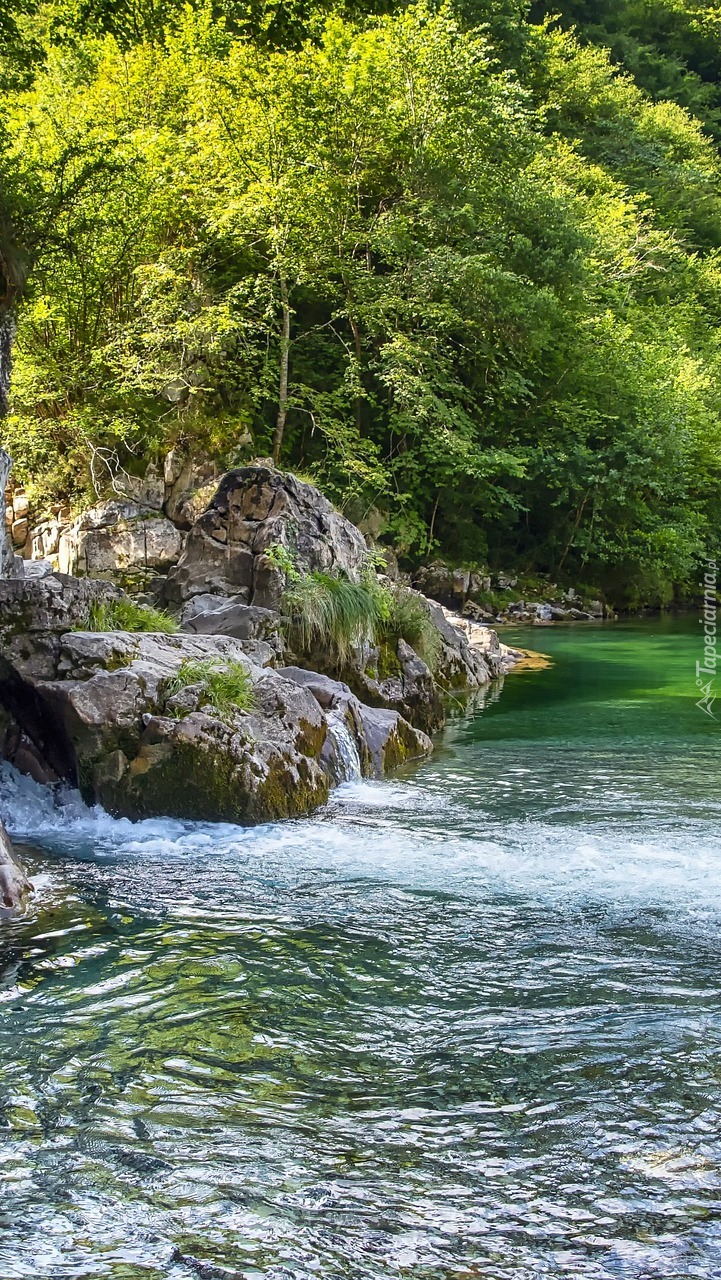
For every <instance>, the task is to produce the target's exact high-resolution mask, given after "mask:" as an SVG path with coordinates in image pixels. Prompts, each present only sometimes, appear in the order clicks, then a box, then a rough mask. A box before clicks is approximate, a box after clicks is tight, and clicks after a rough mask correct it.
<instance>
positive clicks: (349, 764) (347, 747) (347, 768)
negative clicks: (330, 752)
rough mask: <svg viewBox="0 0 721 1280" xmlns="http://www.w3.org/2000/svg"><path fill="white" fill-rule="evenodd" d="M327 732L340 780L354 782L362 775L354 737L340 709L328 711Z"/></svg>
mask: <svg viewBox="0 0 721 1280" xmlns="http://www.w3.org/2000/svg"><path fill="white" fill-rule="evenodd" d="M326 723H327V725H328V733H329V734H330V737H331V740H332V742H333V746H334V748H335V758H336V763H337V766H338V773H339V780H340V781H341V782H354V781H356V779H358V778H361V777H362V776H363V772H362V769H361V762H360V756H359V755H358V747H357V746H356V742H355V739H354V737H353V735H352V733H351V731H350V729H349V728H348V725H347V723H346V719H345V715H344V713H343V711H342V710H338V711H329V712H328V715H327V716H326Z"/></svg>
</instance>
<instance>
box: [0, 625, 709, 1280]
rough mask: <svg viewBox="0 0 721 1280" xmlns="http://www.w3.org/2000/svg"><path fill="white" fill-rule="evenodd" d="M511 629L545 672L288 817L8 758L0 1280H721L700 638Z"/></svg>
mask: <svg viewBox="0 0 721 1280" xmlns="http://www.w3.org/2000/svg"><path fill="white" fill-rule="evenodd" d="M510 638H512V639H513V640H517V641H520V642H524V641H525V643H527V644H530V645H532V646H533V647H534V648H537V649H543V650H544V651H546V652H548V653H550V654H551V655H552V657H553V659H554V663H555V665H554V666H553V667H552V668H550V669H549V670H546V671H533V672H529V673H525V674H521V673H519V674H515V675H512V676H510V677H508V678H507V679H506V681H505V684H504V687H503V688H502V689H499V688H498V687H496V688H495V689H494V690H492V691H491V693H490V696H489V697H488V698H487V699H486V700H485V702H486V705H485V707H483V706H481V705H477V706H476V708H475V709H473V708H470V707H469V708H467V709H466V711H465V712H464V713H463V714H461V712H460V710H459V714H458V715H457V717H456V718H455V719H454V720H453V722H452V723H451V725H450V726H449V728H448V730H447V731H446V733H445V735H444V736H443V739H442V740H441V742H440V743H439V745H438V749H437V752H436V756H435V758H434V760H433V761H432V762H431V763H429V764H427V765H425V766H422V767H420V768H417V769H414V770H408V771H407V772H406V773H405V774H404V775H403V776H399V777H397V778H395V779H393V780H392V781H388V782H384V783H375V784H374V783H357V784H348V785H347V786H345V787H344V788H342V789H341V790H340V791H339V792H338V793H336V794H335V796H334V798H333V801H332V803H331V805H330V806H329V808H328V810H327V811H326V812H325V813H323V814H321V815H319V816H318V817H317V818H315V819H313V820H309V821H303V822H295V823H288V824H285V825H283V826H267V827H263V828H257V829H255V830H241V829H239V828H235V827H230V826H220V827H212V826H208V825H204V826H200V825H193V824H188V823H173V822H169V821H165V822H160V821H158V822H145V823H141V824H138V825H136V826H133V825H132V824H130V823H127V822H116V821H113V820H111V819H109V818H108V817H107V816H105V815H103V814H102V813H99V812H90V811H88V810H87V809H85V808H84V807H83V806H82V805H81V804H80V803H79V801H77V800H73V798H72V797H65V798H64V799H63V800H62V801H59V802H58V803H57V804H54V803H53V801H52V798H51V797H50V796H48V795H47V794H44V793H42V792H40V791H39V790H38V789H37V788H35V787H34V785H33V784H31V783H29V782H28V781H27V780H20V779H18V778H17V776H16V775H13V774H11V773H10V772H9V771H6V773H5V774H4V776H3V778H2V781H0V813H1V814H2V815H3V816H4V817H5V818H6V820H8V821H9V823H10V825H11V826H12V827H13V828H14V830H15V833H16V836H17V837H18V838H21V837H22V838H24V839H25V840H27V841H29V842H30V843H31V844H32V846H33V851H32V852H30V853H29V854H28V861H29V863H31V865H32V869H33V871H34V873H35V875H36V880H37V890H38V891H37V894H36V899H35V902H34V906H33V913H32V915H31V916H30V917H29V918H28V919H27V920H23V921H17V922H14V923H12V924H10V925H3V926H2V928H3V932H2V944H1V945H0V972H1V973H2V985H1V987H0V1006H1V1008H0V1014H1V1017H2V1024H1V1030H0V1148H1V1154H2V1169H3V1179H4V1181H3V1196H2V1200H1V1201H0V1215H1V1219H2V1221H1V1225H2V1230H1V1231H0V1276H2V1277H3V1280H4V1278H5V1277H7V1280H16V1278H19V1277H30V1276H32V1277H34V1278H35V1277H53V1278H55V1280H71V1278H73V1280H74V1278H75V1277H81V1276H82V1277H93V1278H95V1277H115V1278H117V1280H119V1278H121V1277H122V1278H123V1280H141V1278H142V1280H156V1278H159V1277H163V1278H166V1277H168V1278H169V1280H190V1278H192V1277H197V1276H201V1277H207V1278H210V1280H215V1278H216V1277H224V1278H226V1280H227V1278H229V1277H236V1278H237V1277H243V1278H244V1280H246V1278H248V1280H250V1278H251V1277H267V1278H268V1280H310V1278H311V1277H313V1278H314V1280H331V1278H332V1280H341V1277H343V1278H346V1277H348V1278H349V1280H371V1278H372V1280H385V1278H386V1277H413V1278H414V1280H415V1278H417V1280H421V1278H423V1280H460V1278H461V1277H463V1278H464V1280H465V1278H466V1277H479V1278H480V1277H482V1278H483V1280H526V1278H528V1280H531V1278H533V1280H536V1278H537V1277H578V1278H580V1280H596V1278H597V1277H599V1278H601V1277H623V1278H627V1277H633V1278H634V1280H651V1278H652V1277H674V1278H675V1280H681V1277H683V1278H686V1277H698V1276H703V1277H715V1276H721V1014H720V1004H719V996H720V993H721V967H720V964H719V952H720V945H719V944H720V943H721V824H720V818H721V801H720V799H719V754H718V748H719V742H720V741H721V739H719V730H720V729H721V723H717V722H716V721H715V720H712V719H711V718H710V717H708V716H705V715H704V714H703V712H702V711H700V710H699V709H698V708H697V707H695V705H694V702H695V700H696V698H697V697H698V696H699V694H698V691H697V690H696V687H695V680H694V676H695V669H694V664H695V661H696V657H697V656H698V653H697V650H698V645H699V642H698V635H697V630H696V628H695V627H694V625H693V624H692V623H689V624H668V625H665V626H661V625H659V624H643V625H637V626H626V625H622V626H614V627H606V628H604V627H600V626H599V627H594V626H586V627H584V626H578V627H570V628H561V627H557V628H548V629H546V628H535V629H534V630H533V631H532V632H526V633H521V632H513V633H511V635H510ZM719 705H720V706H721V703H720V704H719ZM719 714H720V715H721V711H720V712H719Z"/></svg>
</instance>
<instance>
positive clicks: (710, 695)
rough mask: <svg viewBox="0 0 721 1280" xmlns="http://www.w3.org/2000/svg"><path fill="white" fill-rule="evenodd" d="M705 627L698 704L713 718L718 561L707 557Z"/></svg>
mask: <svg viewBox="0 0 721 1280" xmlns="http://www.w3.org/2000/svg"><path fill="white" fill-rule="evenodd" d="M699 622H700V623H701V626H702V627H703V664H702V663H700V662H697V663H696V687H697V688H698V689H700V690H701V697H700V698H699V700H698V702H697V703H696V706H697V707H698V708H699V710H700V711H703V712H704V713H705V714H706V715H707V716H710V717H711V719H712V720H715V719H716V716H715V715H714V712H713V704H714V702H715V701H716V694H715V693H714V688H713V682H714V678H715V676H716V665H717V662H718V653H717V651H716V561H715V560H711V559H709V558H708V557H707V558H706V572H705V573H704V576H703V613H702V615H701V617H700V618H699Z"/></svg>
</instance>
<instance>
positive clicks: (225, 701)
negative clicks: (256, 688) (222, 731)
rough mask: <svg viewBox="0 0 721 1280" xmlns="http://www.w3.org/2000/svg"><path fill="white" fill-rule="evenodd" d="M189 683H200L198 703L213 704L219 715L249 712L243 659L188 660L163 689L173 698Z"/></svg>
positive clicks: (250, 693)
mask: <svg viewBox="0 0 721 1280" xmlns="http://www.w3.org/2000/svg"><path fill="white" fill-rule="evenodd" d="M189 685H200V688H201V690H202V692H201V698H200V701H201V705H204V706H208V707H212V709H213V711H215V712H216V714H217V715H218V716H220V717H221V718H222V717H226V716H228V715H231V714H232V713H233V712H234V711H251V710H252V708H253V706H254V697H253V685H252V681H251V679H250V673H249V671H248V669H247V667H245V666H244V665H243V663H242V662H222V661H221V660H220V659H218V658H204V659H203V660H202V661H197V660H193V659H188V660H187V661H185V662H184V663H183V665H182V666H181V668H180V670H179V671H178V673H177V675H175V676H171V678H170V679H169V680H168V681H167V682H166V685H165V692H166V694H167V695H168V696H169V697H173V696H174V695H175V694H176V693H180V692H181V691H182V690H183V689H187V688H188V686H189Z"/></svg>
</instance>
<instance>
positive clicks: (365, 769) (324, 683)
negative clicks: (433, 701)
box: [279, 667, 433, 782]
mask: <svg viewBox="0 0 721 1280" xmlns="http://www.w3.org/2000/svg"><path fill="white" fill-rule="evenodd" d="M279 674H280V675H282V676H285V677H286V678H287V679H289V680H292V681H293V682H294V683H295V684H299V685H301V686H302V687H303V688H304V689H308V690H309V691H310V692H311V693H312V694H313V697H314V698H315V699H316V701H317V703H318V705H319V706H320V707H322V709H323V711H324V712H325V713H326V719H327V721H328V723H329V725H330V727H331V730H332V729H333V728H339V727H341V726H344V727H345V729H346V731H347V734H348V735H349V736H350V738H351V740H352V742H353V744H354V749H355V751H356V752H357V756H358V773H359V774H360V775H362V776H364V777H376V778H381V777H383V775H384V774H385V773H388V771H389V770H391V769H394V768H396V767H397V766H398V765H399V764H403V763H404V762H405V761H406V760H413V759H418V758H419V757H420V756H424V755H428V754H430V752H431V751H432V750H433V744H432V742H431V740H430V738H429V737H428V736H427V735H426V734H425V733H422V732H421V731H420V730H419V729H416V728H414V727H413V726H412V725H410V724H409V723H408V721H407V720H406V719H404V717H403V716H401V715H400V713H399V712H398V711H393V710H386V709H381V708H378V707H369V706H366V705H364V704H363V703H362V702H361V701H360V700H359V699H358V698H357V697H356V696H355V694H354V693H352V691H351V689H350V688H349V687H348V685H347V684H344V683H343V682H342V681H340V680H332V679H331V678H330V676H326V675H320V674H319V673H318V672H316V671H306V670H305V668H303V667H283V668H282V669H281V671H280V672H279ZM343 744H344V737H342V736H339V735H338V734H337V733H334V732H332V731H331V732H330V733H329V735H328V738H327V740H326V746H325V748H324V753H323V758H324V760H325V762H326V764H327V766H328V767H329V768H330V770H331V772H332V774H333V777H334V778H335V780H336V781H337V782H342V781H345V780H346V779H347V777H348V773H347V770H348V760H347V757H346V755H345V752H344V750H343Z"/></svg>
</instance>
